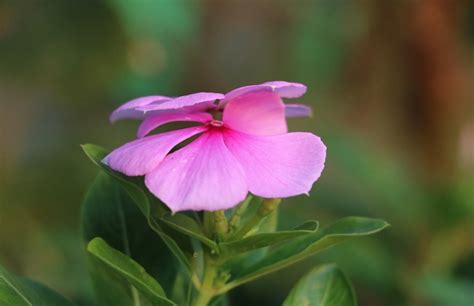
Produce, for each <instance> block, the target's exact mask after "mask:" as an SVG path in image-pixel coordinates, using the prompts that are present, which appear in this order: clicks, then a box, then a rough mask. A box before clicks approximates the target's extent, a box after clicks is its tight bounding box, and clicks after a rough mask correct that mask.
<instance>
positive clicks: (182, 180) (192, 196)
mask: <svg viewBox="0 0 474 306" xmlns="http://www.w3.org/2000/svg"><path fill="white" fill-rule="evenodd" d="M145 184H146V185H147V187H148V189H150V191H151V192H152V193H153V194H154V195H156V196H157V197H158V198H160V199H161V200H162V201H163V202H164V203H165V204H166V205H167V206H168V207H169V208H170V209H171V210H172V211H173V212H177V211H182V210H207V211H214V210H219V209H227V208H230V207H233V206H235V205H237V204H238V203H240V202H241V201H243V200H244V199H245V197H246V195H247V185H246V183H245V176H244V172H243V170H242V168H241V166H240V165H239V163H238V162H237V160H236V159H235V157H234V156H233V155H232V154H231V153H230V152H229V150H228V149H227V148H226V146H225V144H224V141H223V136H222V133H221V132H220V131H216V130H210V131H209V132H207V133H204V134H203V135H202V136H201V137H199V138H198V139H196V140H195V141H194V142H192V143H191V144H189V145H187V146H186V147H184V148H182V149H181V150H178V151H176V152H174V153H172V154H170V155H168V156H167V157H166V158H165V159H164V160H163V162H162V163H161V164H160V165H159V166H158V167H157V168H156V169H155V170H153V172H151V173H150V174H148V175H146V176H145Z"/></svg>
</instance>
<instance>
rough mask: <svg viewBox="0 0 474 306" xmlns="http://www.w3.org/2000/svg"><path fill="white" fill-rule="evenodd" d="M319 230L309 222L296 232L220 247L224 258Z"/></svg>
mask: <svg viewBox="0 0 474 306" xmlns="http://www.w3.org/2000/svg"><path fill="white" fill-rule="evenodd" d="M317 230H318V222H317V221H308V222H305V223H304V224H302V225H300V226H298V227H297V228H295V229H294V230H289V231H279V232H274V233H271V232H270V233H260V234H255V235H251V236H247V237H245V238H243V239H239V240H236V241H230V242H223V243H220V244H219V247H220V249H221V252H222V255H223V256H225V255H235V254H240V253H244V252H248V251H251V250H256V249H259V248H264V247H268V246H273V245H277V244H280V243H283V242H287V241H288V240H292V239H295V238H299V237H302V236H305V235H309V234H314V233H315V232H316V231H317Z"/></svg>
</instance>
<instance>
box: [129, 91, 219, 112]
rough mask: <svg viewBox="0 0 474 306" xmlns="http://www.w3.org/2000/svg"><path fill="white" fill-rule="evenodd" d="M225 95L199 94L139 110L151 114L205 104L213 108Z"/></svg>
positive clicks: (150, 105)
mask: <svg viewBox="0 0 474 306" xmlns="http://www.w3.org/2000/svg"><path fill="white" fill-rule="evenodd" d="M223 98H224V95H223V94H220V93H214V92H198V93H194V94H190V95H186V96H181V97H177V98H174V99H170V100H168V101H166V102H164V103H160V104H148V105H144V106H142V107H139V108H138V109H139V110H142V111H145V112H149V111H157V110H170V109H181V108H185V107H190V106H195V105H201V104H204V106H212V105H213V102H214V101H215V100H219V99H223Z"/></svg>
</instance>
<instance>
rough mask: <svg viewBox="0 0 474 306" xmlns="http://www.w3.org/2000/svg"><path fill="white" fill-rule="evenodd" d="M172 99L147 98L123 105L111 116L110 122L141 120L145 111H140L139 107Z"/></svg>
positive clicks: (162, 97) (161, 97)
mask: <svg viewBox="0 0 474 306" xmlns="http://www.w3.org/2000/svg"><path fill="white" fill-rule="evenodd" d="M170 99H171V98H169V97H165V96H146V97H141V98H136V99H133V100H131V101H128V102H127V103H125V104H122V105H121V106H120V107H119V108H117V109H116V110H114V111H113V112H112V114H111V115H110V118H109V119H110V121H111V122H115V121H117V120H120V119H141V118H142V117H143V111H140V110H138V109H137V108H138V107H141V106H145V105H149V104H152V103H160V102H164V101H167V100H170Z"/></svg>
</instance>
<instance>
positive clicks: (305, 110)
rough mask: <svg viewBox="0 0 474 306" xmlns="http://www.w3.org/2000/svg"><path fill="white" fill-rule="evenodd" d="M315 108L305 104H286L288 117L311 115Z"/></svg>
mask: <svg viewBox="0 0 474 306" xmlns="http://www.w3.org/2000/svg"><path fill="white" fill-rule="evenodd" d="M312 114H313V110H312V109H311V107H309V106H307V105H304V104H285V115H286V117H287V118H297V117H311V116H312Z"/></svg>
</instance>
